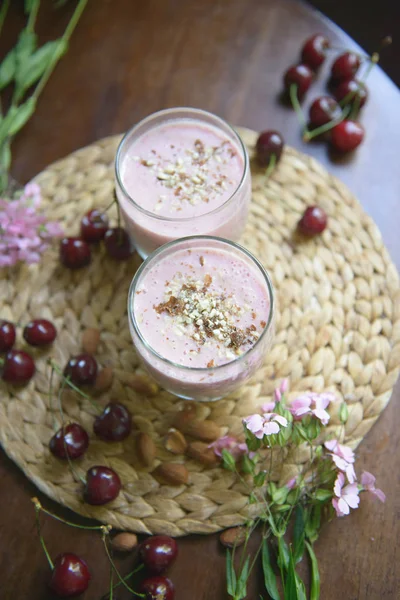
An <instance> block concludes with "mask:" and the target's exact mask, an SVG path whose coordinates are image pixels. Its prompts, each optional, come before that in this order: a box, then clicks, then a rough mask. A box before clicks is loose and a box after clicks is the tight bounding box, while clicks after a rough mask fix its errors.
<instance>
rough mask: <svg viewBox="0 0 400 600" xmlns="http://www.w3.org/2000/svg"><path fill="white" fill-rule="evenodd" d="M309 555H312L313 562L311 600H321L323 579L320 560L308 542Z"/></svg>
mask: <svg viewBox="0 0 400 600" xmlns="http://www.w3.org/2000/svg"><path fill="white" fill-rule="evenodd" d="M306 547H307V550H308V554H309V555H310V561H311V589H310V600H319V595H320V588H321V579H320V575H319V569H318V560H317V557H316V556H315V552H314V549H313V547H312V545H311V544H309V543H308V542H306Z"/></svg>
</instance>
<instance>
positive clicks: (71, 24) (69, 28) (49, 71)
mask: <svg viewBox="0 0 400 600" xmlns="http://www.w3.org/2000/svg"><path fill="white" fill-rule="evenodd" d="M87 3H88V0H79V3H78V5H77V7H76V8H75V11H74V14H73V15H72V17H71V20H70V22H69V23H68V25H67V27H66V29H65V31H64V34H63V36H62V37H61V39H60V42H68V40H69V38H70V37H71V35H72V33H73V32H74V29H75V27H76V26H77V24H78V21H79V19H80V17H81V15H82V13H83V11H84V10H85V7H86V4H87ZM60 58H61V57H58V56H57V54H56V55H55V57H54V59H53V60H52V61H51V62H50V63H49V64H48V66H47V69H46V70H45V72H44V73H43V75H42V77H41V79H40V81H39V83H38V84H37V86H36V88H35V90H34V92H33V94H32V96H31V98H33V100H34V101H35V102H36V101H37V99H38V98H39V96H40V94H41V93H42V91H43V88H44V87H45V85H46V83H47V82H48V80H49V78H50V76H51V74H52V73H53V71H54V69H55V67H56V65H57V63H58V61H59V60H60Z"/></svg>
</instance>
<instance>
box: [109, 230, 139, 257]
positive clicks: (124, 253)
mask: <svg viewBox="0 0 400 600" xmlns="http://www.w3.org/2000/svg"><path fill="white" fill-rule="evenodd" d="M104 244H105V247H106V251H107V254H108V255H109V256H111V258H115V259H116V260H126V259H127V258H129V257H130V255H131V254H132V249H131V241H130V239H129V235H128V234H127V232H126V230H125V229H123V228H122V227H114V228H113V229H109V230H108V231H107V233H106V235H105V236H104Z"/></svg>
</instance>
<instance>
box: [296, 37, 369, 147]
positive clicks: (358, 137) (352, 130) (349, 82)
mask: <svg viewBox="0 0 400 600" xmlns="http://www.w3.org/2000/svg"><path fill="white" fill-rule="evenodd" d="M330 47H331V44H330V42H329V40H328V39H327V38H326V37H324V36H323V35H321V34H316V35H313V36H312V37H310V38H309V39H308V40H306V42H305V43H304V45H303V48H302V50H301V62H300V63H299V64H297V65H293V66H291V67H290V68H289V69H288V70H287V71H286V73H285V75H284V86H285V90H286V92H287V93H288V94H289V93H290V88H291V86H293V85H295V86H296V87H297V90H296V91H297V99H298V100H299V101H301V100H303V98H304V96H305V94H306V92H307V91H308V89H309V88H310V86H311V84H312V82H313V80H314V77H315V75H316V72H317V71H318V69H319V68H320V66H321V65H322V63H323V62H324V61H325V59H326V57H327V53H328V51H329V50H330ZM373 58H374V57H373ZM368 60H370V61H373V59H368ZM361 63H362V57H360V55H358V54H357V53H355V52H350V51H348V52H344V53H342V54H340V56H338V57H337V58H336V59H335V61H334V62H333V64H332V66H331V78H330V80H329V82H328V85H329V88H330V90H331V91H332V94H333V96H328V95H326V96H320V97H318V98H316V99H315V100H314V101H313V103H312V104H311V107H310V110H309V122H310V126H311V128H312V129H316V128H320V127H324V126H326V125H328V124H334V123H335V122H336V121H338V120H340V119H341V117H342V116H343V110H345V109H347V111H348V113H349V114H348V115H347V116H348V117H349V118H344V119H343V120H340V122H339V123H337V124H336V125H333V126H332V128H331V129H330V143H331V145H332V147H333V148H334V149H335V150H337V151H338V152H351V151H352V150H355V148H357V147H358V146H359V145H360V144H361V142H362V141H363V139H364V134H365V132H364V128H363V127H362V125H361V124H360V123H359V122H358V121H357V120H356V119H357V118H358V113H359V110H360V109H361V108H362V107H363V106H364V104H365V103H366V101H367V99H368V90H367V88H366V86H365V84H364V83H363V82H362V81H360V80H358V79H356V75H357V72H358V71H359V68H360V66H361ZM349 109H350V110H349ZM353 115H354V116H353ZM321 133H322V132H321ZM305 139H307V136H305ZM309 139H310V138H309Z"/></svg>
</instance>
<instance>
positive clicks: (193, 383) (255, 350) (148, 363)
mask: <svg viewBox="0 0 400 600" xmlns="http://www.w3.org/2000/svg"><path fill="white" fill-rule="evenodd" d="M204 248H207V250H210V249H211V250H212V249H215V250H216V251H218V250H219V249H220V250H224V251H225V252H226V251H228V252H229V253H231V254H232V255H233V256H234V257H237V258H239V259H240V260H241V261H244V262H245V264H247V265H248V267H249V271H251V274H252V276H254V277H256V278H257V281H259V282H260V283H261V285H262V286H263V288H264V290H265V292H266V297H267V298H268V300H269V314H268V320H267V321H266V325H265V327H264V329H263V331H262V332H261V334H260V336H259V338H258V339H257V341H256V342H255V343H254V345H253V346H252V347H251V348H250V349H249V350H247V351H246V352H244V353H243V354H242V355H240V356H238V357H237V358H235V359H234V360H232V361H230V362H228V363H225V364H223V365H219V366H215V367H204V368H197V367H194V368H193V367H189V366H184V365H182V364H178V363H176V362H174V357H173V356H170V357H168V358H167V357H165V356H161V355H160V354H159V353H158V352H157V351H156V350H155V349H154V348H152V347H151V346H150V345H149V344H148V342H147V341H146V339H145V338H144V336H143V334H142V332H141V329H140V325H139V323H138V320H137V317H136V314H135V293H136V291H137V289H138V287H139V286H140V284H141V282H142V281H143V278H144V277H145V276H146V275H147V274H148V273H150V272H151V270H152V268H153V267H154V266H155V265H156V264H157V263H158V262H159V261H160V260H161V259H164V258H165V257H168V256H173V254H174V253H175V252H177V251H180V250H187V249H191V250H192V251H193V250H194V249H201V251H204ZM128 317H129V327H130V331H131V335H132V340H133V343H134V346H135V348H136V351H137V353H138V355H139V357H140V359H141V361H142V362H143V364H144V366H145V368H146V369H147V371H148V372H149V373H150V375H151V376H152V377H153V378H154V379H155V380H156V381H157V382H158V383H159V384H160V385H161V386H162V387H163V388H165V389H166V390H168V391H169V392H171V393H173V394H175V395H176V396H179V397H180V398H185V399H191V400H201V401H210V400H217V399H219V398H222V397H223V396H226V395H227V394H229V393H231V392H232V391H234V390H235V389H236V388H237V387H239V386H240V385H243V384H244V383H246V382H247V381H248V380H249V379H250V377H251V376H252V375H253V374H254V373H255V371H256V370H257V369H258V368H259V367H260V366H261V365H262V363H263V360H264V358H265V355H266V353H267V352H268V350H269V349H270V347H271V344H272V339H273V332H274V291H273V287H272V283H271V280H270V278H269V275H268V273H267V271H266V270H265V269H264V267H263V266H262V264H261V263H260V262H259V261H258V260H257V258H255V256H253V255H252V254H251V253H250V252H249V251H248V250H246V249H245V248H243V247H242V246H239V245H238V244H236V243H234V242H231V241H229V240H225V239H221V238H218V237H211V236H193V237H186V238H183V239H180V240H175V241H172V242H169V243H168V244H165V245H164V246H162V247H161V248H159V249H158V250H156V251H155V252H153V254H151V255H150V256H149V257H148V258H147V260H145V262H144V263H142V265H141V266H140V268H139V269H138V271H137V272H136V274H135V276H134V278H133V280H132V283H131V286H130V289H129V295H128Z"/></svg>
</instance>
